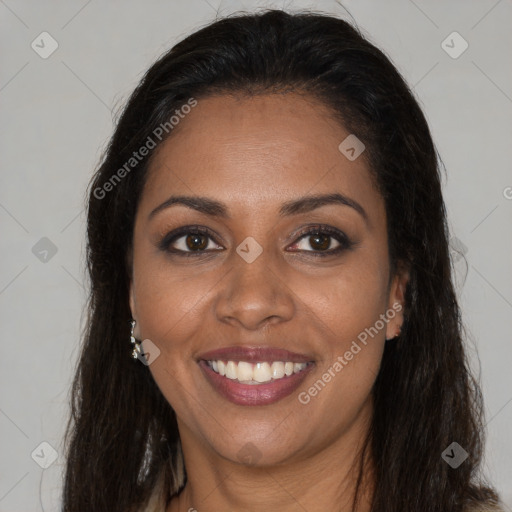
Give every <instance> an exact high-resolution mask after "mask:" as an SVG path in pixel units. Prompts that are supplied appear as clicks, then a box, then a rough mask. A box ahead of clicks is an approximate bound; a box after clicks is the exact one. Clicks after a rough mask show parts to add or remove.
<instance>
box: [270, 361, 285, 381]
mask: <svg viewBox="0 0 512 512" xmlns="http://www.w3.org/2000/svg"><path fill="white" fill-rule="evenodd" d="M270 373H271V374H272V378H273V379H280V378H281V377H284V363H281V361H274V362H273V363H272V366H271V367H270Z"/></svg>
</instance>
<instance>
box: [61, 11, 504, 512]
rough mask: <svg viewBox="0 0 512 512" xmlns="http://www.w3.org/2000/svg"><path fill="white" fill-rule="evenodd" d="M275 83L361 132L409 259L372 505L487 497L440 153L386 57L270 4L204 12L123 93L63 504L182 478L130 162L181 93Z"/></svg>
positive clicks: (391, 509)
mask: <svg viewBox="0 0 512 512" xmlns="http://www.w3.org/2000/svg"><path fill="white" fill-rule="evenodd" d="M284 90H295V91H299V92H303V93H305V94H309V95H312V96H314V97H315V98H317V99H318V100H320V101H321V102H323V103H324V104H325V105H327V106H328V107H329V108H330V109H331V111H332V113H333V114H334V115H335V116H337V117H338V118H339V120H340V122H341V123H342V124H343V125H344V126H345V127H346V128H347V129H348V130H349V131H350V132H351V133H355V134H356V135H357V136H358V137H359V138H360V139H362V140H364V141H365V144H366V146H367V153H368V158H369V160H368V161H369V165H370V169H371V171H372V173H373V175H374V178H375V181H376V184H377V185H378V188H379V191H380V193H381V194H382V196H383V198H384V201H385V205H386V212H387V219H388V226H387V229H388V240H389V247H390V257H391V262H392V265H393V268H396V266H397V265H398V264H399V263H400V262H405V263H406V264H407V265H408V266H409V269H410V279H409V283H408V287H407V291H406V296H405V308H404V311H405V321H404V325H403V327H402V332H401V335H400V336H399V337H398V338H396V339H395V340H393V341H388V342H386V348H385V352H384V355H383V360H382V365H381V369H380V373H379V375H378V378H377V380H376V382H375V386H374V390H373V395H374V414H373V420H372V425H371V429H370V432H369V436H368V441H367V448H368V450H369V452H370V453H371V456H372V459H373V461H374V464H375V472H376V473H375V477H376V481H375V491H374V496H373V501H372V511H373V512H397V511H405V510H407V511H411V512H412V511H414V512H436V511H437V512H448V511H449V512H461V511H463V510H464V509H465V508H466V506H468V505H469V504H478V503H482V504H484V503H494V502H495V500H496V495H495V493H494V492H493V490H492V489H490V488H488V487H485V486H483V485H482V483H481V480H480V478H481V477H480V476H479V473H478V470H479V464H480V459H481V454H482V398H481V393H480V390H479V387H478V385H477V382H476V381H475V380H474V379H473V377H472V376H471V374H470V372H469V369H468V363H467V360H466V355H465V350H464V346H463V340H462V333H463V329H462V325H461V317H460V312H459V307H458V304H457V299H456V295H455V292H454V287H453V284H452V269H451V264H450V257H449V250H448V228H447V223H446V212H445V206H444V202H443V198H442V194H441V185H440V170H439V159H438V156H437V153H436V150H435V148H434V145H433V142H432V137H431V135H430V132H429V128H428V126H427V123H426V120H425V118H424V115H423V113H422V111H421V109H420V108H419V106H418V103H417V102H416V100H415V99H414V97H413V94H412V93H411V91H410V90H409V88H408V87H407V85H406V83H405V82H404V80H403V79H402V77H401V76H400V74H399V73H398V72H397V70H396V69H395V67H394V66H393V65H392V64H391V62H390V60H389V59H388V58H387V57H386V56H385V55H384V54H383V53H382V52H381V51H380V50H378V49H377V48H376V47H375V46H373V45H372V44H370V43H369V42H368V41H367V40H366V39H365V38H364V37H363V36H362V35H361V34H360V33H359V32H358V31H357V29H355V28H354V27H353V26H351V25H350V24H348V23H347V22H345V21H343V20H340V19H337V18H334V17H330V16H327V15H320V14H315V13H301V14H289V13H286V12H283V11H279V10H270V11H266V12H262V13H259V14H250V15H241V16H233V17H229V18H224V19H221V20H218V21H215V22H214V23H212V24H210V25H208V26H206V27H205V28H203V29H201V30H199V31H197V32H195V33H194V34H192V35H190V36H189V37H187V38H186V39H184V40H183V41H182V42H180V43H179V44H177V45H176V46H175V47H174V48H172V49H171V50H170V51H168V52H167V53H166V54H165V55H163V56H162V57H161V58H160V59H159V60H158V61H157V62H156V63H155V64H154V65H153V66H152V67H151V68H150V69H149V70H148V72H147V73H146V75H145V76H144V78H143V79H142V81H141V83H140V84H139V86H138V87H137V88H136V90H135V91H134V93H133V94H132V96H131V98H130V99H129V101H128V103H127V105H126V107H125V109H124V112H123V114H122V116H121V117H120V119H119V122H118V124H117V127H116V129H115V132H114V134H113V136H112V139H111V141H110V144H109V146H108V149H107V151H106V153H105V155H104V158H103V161H102V163H101V165H100V167H99V169H98V170H97V172H96V173H95V175H94V177H93V180H92V182H91V184H90V189H89V200H88V224H87V235H88V246H87V263H88V271H89V275H90V283H91V288H90V297H89V303H88V322H87V326H86V328H85V332H84V334H83V343H82V347H81V357H80V360H79V364H78V368H77V372H76V377H75V380H74V384H73V388H72V413H71V417H70V420H69V423H68V429H67V436H66V439H67V442H68V458H67V470H66V474H65V484H64V504H63V510H64V511H66V512H83V511H84V510H90V511H94V512H101V511H104V512H116V511H118V512H127V511H131V510H137V508H138V507H141V506H143V505H144V504H145V503H146V502H147V500H148V497H149V496H150V494H151V491H152V489H153V488H154V487H155V485H156V482H157V480H158V479H159V478H161V479H162V480H161V482H163V488H164V492H166V499H167V502H169V501H170V499H171V498H172V495H173V494H175V493H176V492H178V491H179V489H180V487H182V486H183V485H184V484H185V482H186V473H185V474H183V475H182V476H180V474H179V471H180V469H183V467H182V461H181V460H180V442H179V432H178V429H177V424H176V417H175V413H174V411H173V410H172V408H171V406H170V405H169V404H168V403H167V401H166V400H165V398H164V397H163V395H162V393H161V392H160V390H159V389H158V387H157V385H156V384H155V382H154V380H153V378H152V376H151V373H150V371H149V369H148V368H147V367H146V366H144V365H142V364H140V363H139V362H138V361H136V360H132V359H131V357H130V351H131V345H130V342H129V339H130V323H129V322H130V319H131V314H130V308H129V303H128V289H129V276H130V272H131V269H130V254H131V244H132V236H133V226H134V219H135V214H136V211H137V204H138V201H139V199H140V197H141V193H142V190H143V187H144V180H145V175H146V169H147V167H148V166H147V163H148V158H145V159H143V160H142V161H140V162H138V163H137V165H135V166H133V168H127V167H126V162H128V161H129V159H130V158H131V157H132V154H133V152H134V151H137V150H138V149H139V148H140V147H141V146H142V145H143V144H144V143H145V141H147V140H148V137H150V136H151V135H152V134H153V133H154V130H155V129H156V128H157V127H158V126H160V125H161V124H162V123H165V122H167V121H168V119H169V117H170V116H171V115H172V113H173V112H174V111H175V110H176V109H179V108H180V106H181V105H183V104H184V103H186V102H187V101H188V100H189V99H190V98H192V97H193V98H195V99H197V100H198V101H200V99H201V98H202V97H203V98H204V97H205V96H206V95H209V94H212V93H221V94H230V93H237V94H247V95H253V94H261V93H272V92H279V91H284ZM168 136H172V131H169V135H168ZM153 139H154V136H153ZM163 140H165V138H164V137H162V138H161V140H157V141H156V143H157V144H160V143H161V142H162V141H163ZM123 166H124V167H123ZM122 168H124V169H125V171H126V172H124V173H122V172H119V170H120V169H122ZM118 178H119V179H118ZM107 184H110V185H109V186H108V185H107ZM452 442H457V443H458V444H459V445H460V446H461V447H462V448H464V450H465V451H466V452H467V453H468V454H469V456H468V458H467V460H465V461H464V463H463V464H461V465H460V467H458V468H457V469H453V468H452V467H450V466H449V465H448V464H447V463H446V462H445V461H444V460H443V459H442V457H441V454H442V452H443V451H444V450H445V449H446V448H447V447H448V446H449V445H450V444H451V443H452Z"/></svg>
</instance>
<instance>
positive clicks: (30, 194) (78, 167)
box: [0, 0, 512, 512]
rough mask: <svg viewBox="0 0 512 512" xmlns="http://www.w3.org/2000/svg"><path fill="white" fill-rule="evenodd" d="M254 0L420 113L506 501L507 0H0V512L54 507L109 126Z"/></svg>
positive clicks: (511, 485)
mask: <svg viewBox="0 0 512 512" xmlns="http://www.w3.org/2000/svg"><path fill="white" fill-rule="evenodd" d="M257 6H273V7H280V8H282V7H285V8H288V9H297V8H303V7H308V6H309V7H313V8H316V9H320V10H324V11H326V12H330V13H332V14H336V15H338V16H340V17H343V18H345V19H351V18H352V17H353V19H354V20H355V22H356V23H357V24H358V26H359V27H360V28H361V29H362V30H363V31H364V33H365V34H367V36H368V37H369V38H370V39H371V40H372V41H373V42H374V43H376V44H377V45H378V46H379V47H380V48H382V49H383V50H384V51H385V52H386V53H387V54H388V55H389V56H390V57H391V59H392V60H393V62H394V63H395V64H396V66H397V67H398V68H399V70H400V71H401V72H402V73H403V75H404V76H405V78H406V80H407V81H408V82H409V83H410V84H411V86H412V87H413V89H414V92H415V94H416V95H417V97H418V99H419V101H420V103H421V105H422V107H423V109H424V111H425V112H426V116H427V118H428V121H429V123H430V127H431V130H432V133H433V136H434V139H435V142H436V144H437V147H438V149H439V152H440V154H441V156H442V159H443V162H444V164H445V167H446V175H445V176H444V178H443V187H444V195H445V200H446V204H447V209H448V215H449V223H450V229H451V231H452V239H451V245H452V247H453V249H454V251H453V265H454V268H455V272H456V276H457V289H458V293H459V297H460V304H461V307H462V311H463V316H464V322H465V324H466V327H467V331H468V346H469V351H470V354H471V357H472V360H473V365H474V367H475V369H476V370H477V371H478V370H480V378H481V381H482V386H483V391H484V397H485V401H486V411H487V430H488V444H487V449H486V460H485V465H484V467H485V472H486V474H487V476H488V478H489V480H490V481H491V482H492V483H494V484H495V485H496V487H497V489H498V490H499V491H500V492H501V493H502V495H503V498H504V499H505V501H506V502H507V503H508V505H509V506H510V505H512V385H511V384H512V377H511V373H512V372H511V370H510V365H511V363H512V344H511V342H510V340H511V336H510V332H511V328H512V321H511V318H512V273H511V257H510V256H511V254H512V236H511V235H512V222H511V220H512V172H511V152H512V150H511V148H512V144H511V141H512V122H511V120H512V70H511V66H510V59H509V55H510V48H512V31H511V30H510V20H511V19H512V2H511V0H481V1H472V2H470V1H467V0H457V1H453V0H452V1H449V2H439V1H435V2H434V1H430V2H429V1H425V0H415V1H412V0H392V1H387V2H382V1H377V0H359V1H355V0H354V1H352V0H347V1H344V2H343V5H341V3H338V2H336V1H334V0H333V1H324V2H310V3H308V2H286V3H284V4H283V2H267V3H261V2H260V3H258V4H257V3H255V2H240V1H222V2H221V1H220V0H187V1H178V0H170V1H157V0H152V1H144V2H142V1H133V0H130V1H126V0H125V1H123V2H121V1H119V0H118V1H110V2H100V1H99V0H89V1H84V0H76V1H69V0H67V1H63V0H62V1H47V2H40V1H36V0H30V1H28V0H25V1H16V0H0V23H1V31H0V44H1V64H0V101H1V109H2V115H1V118H0V119H1V125H2V137H1V145H0V154H1V187H0V226H1V237H0V249H1V256H2V265H1V268H0V308H1V317H0V326H1V336H2V358H1V362H0V365H1V373H0V431H1V447H2V448H1V449H2V452H1V457H0V511H1V512H22V511H23V512H25V511H28V510H30V511H41V510H44V511H56V510H58V509H59V500H60V492H61V484H60V478H61V472H62V469H63V467H64V462H65V461H64V456H63V447H62V434H63V431H64V426H65V422H66V420H67V413H68V396H69V387H70V382H71V378H72V375H73V370H74V365H75V361H76V358H77V355H78V343H79V333H80V329H81V325H82V322H83V316H82V315H83V308H84V305H85V299H86V296H87V291H86V290H87V286H88V284H87V279H86V276H85V272H84V268H85V267H84V241H85V223H84V221H85V219H84V197H85V190H86V186H87V184H88V182H89V180H90V177H91V175H92V172H93V170H94V169H95V167H96V166H97V164H98V161H99V159H100V155H101V152H102V150H103V149H104V147H105V145H106V143H107V141H108V138H109V136H110V135H111V133H112V128H113V119H114V115H115V114H116V113H118V111H119V108H120V107H121V106H122V105H123V103H124V101H125V100H126V99H127V97H128V95H129V93H130V92H131V91H132V90H133V88H134V87H135V86H136V84H137V82H138V81H139V79H140V78H141V76H142V74H143V73H144V71H145V70H146V69H147V68H148V66H149V65H150V64H151V63H152V62H153V61H154V60H155V59H156V58H157V57H158V56H159V55H160V54H161V53H162V52H163V51H164V50H166V49H168V48H169V47H170V46H172V45H174V44H175V43H176V42H177V41H178V40H180V39H181V38H183V37H184V36H185V35H187V34H189V33H191V32H192V31H194V30H196V29H198V28H200V27H202V26H204V25H205V24H207V23H209V22H211V21H213V20H214V19H215V17H216V16H219V15H224V14H230V13H232V12H234V11H237V10H239V9H243V8H246V9H249V10H252V9H254V8H255V7H257ZM454 32H457V34H454ZM43 33H45V34H43ZM57 45H58V46H57ZM466 45H467V48H466ZM52 50H53V53H51V52H52ZM463 50H464V51H463ZM50 53H51V54H50ZM461 253H462V254H464V256H465V260H464V258H462V257H461ZM465 261H466V262H467V265H466V263H465ZM466 274H467V275H466ZM127 343H128V340H127ZM476 350H478V357H479V360H478V358H477V355H476V354H477V352H476ZM105 356H106V357H108V352H106V354H105ZM99 392H100V391H99ZM41 443H48V444H43V445H41ZM53 450H55V457H56V460H55V462H53V463H52V464H51V465H49V467H47V468H46V469H43V468H41V467H40V465H41V464H49V463H50V462H51V458H52V454H53V453H54V452H53Z"/></svg>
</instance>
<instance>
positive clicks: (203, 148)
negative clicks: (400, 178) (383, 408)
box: [130, 93, 405, 464]
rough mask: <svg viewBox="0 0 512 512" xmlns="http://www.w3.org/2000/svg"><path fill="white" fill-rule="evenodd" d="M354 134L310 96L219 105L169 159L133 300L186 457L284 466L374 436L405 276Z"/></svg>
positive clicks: (142, 223)
mask: <svg viewBox="0 0 512 512" xmlns="http://www.w3.org/2000/svg"><path fill="white" fill-rule="evenodd" d="M347 136H349V133H348V132H347V131H346V130H345V129H344V128H343V127H342V126H340V125H339V123H337V122H335V121H334V120H333V119H332V117H330V116H329V111H328V110H326V108H325V107H324V106H323V105H321V104H318V103H316V102H315V101H314V100H313V99H308V98H305V97H303V96H299V95H298V94H295V93H289V94H287V95H266V96H257V97H253V98H238V99H237V98H233V97H228V96H217V97H210V98H206V99H199V100H198V104H197V106H196V107H195V108H194V109H192V111H191V112H190V113H189V114H188V115H186V116H184V118H183V119H182V120H180V123H179V125H178V126H177V128H175V133H173V134H172V135H171V137H170V138H169V139H168V140H167V141H166V142H165V143H163V144H162V145H161V146H160V148H159V149H158V151H157V153H156V154H155V155H154V158H153V160H152V162H151V165H150V169H149V171H148V180H147V183H146V185H145V188H144V191H143V194H142V197H141V201H140V205H139V208H138V211H137V216H136V222H135V231H134V251H133V275H132V278H133V279H132V283H131V291H130V303H131V308H132V313H133V317H134V318H135V319H136V320H137V328H136V331H135V333H136V335H138V337H139V338H140V339H143V340H151V342H152V343H153V344H154V345H153V347H154V346H156V347H158V349H159V350H160V354H159V355H158V356H157V357H154V358H153V362H151V361H150V363H151V364H150V365H149V369H150V371H151V373H152V375H153V377H154V379H155V381H156V382H157V384H158V386H159V388H160V389H161V391H162V393H163V394H164V396H165V397H166V399H167V400H168V401H169V403H170V405H171V406H172V407H173V409H174V410H175V412H176V415H177V418H178V424H179V428H180V436H181V438H182V442H183V444H184V449H185V450H186V447H187V446H188V445H190V446H192V445H194V446H195V447H196V449H197V446H200V447H201V448H200V449H201V450H202V451H203V453H205V452H206V453H207V456H208V457H218V456H221V457H223V458H224V459H228V460H232V461H237V462H238V461H244V462H251V463H253V464H277V463H284V462H289V461H293V460H300V459H301V458H305V457H308V456H312V454H318V453H321V451H322V450H323V449H324V448H327V447H330V446H331V447H333V446H342V445H345V444H346V443H348V442H349V441H350V442H351V443H352V444H353V442H354V441H356V440H358V439H361V437H362V436H363V435H364V434H365V433H366V429H367V427H368V420H369V418H370V417H371V412H372V404H371V399H370V396H371V395H370V393H371V389H372V385H373V383H374V381H375V378H376V375H377V373H378V371H379V365H380V362H381V357H382V353H383V348H384V343H385V340H386V337H387V338H391V337H393V336H395V335H396V334H397V330H398V326H399V325H400V324H401V323H402V312H401V311H400V304H402V303H403V302H402V299H403V291H404V284H405V276H390V262H389V259H388V244H387V234H386V212H385V207H384V201H383V199H382V197H381V196H380V194H379V193H378V192H377V191H376V189H375V188H374V187H373V185H372V180H371V178H370V173H369V171H368V167H367V164H366V162H365V160H364V156H362V157H358V158H355V159H354V158H353V157H354V156H357V150H359V149H361V147H360V146H357V147H355V150H356V152H353V151H351V150H350V147H352V146H353V144H354V143H353V141H352V145H350V144H349V143H350V141H351V139H349V140H348V142H346V143H345V144H348V147H345V146H342V149H343V150H344V152H342V151H341V150H340V149H339V148H338V146H339V145H340V143H341V142H342V141H344V140H345V139H346V138H347ZM356 142H357V141H356ZM346 155H347V156H348V157H350V158H348V157H347V156H346ZM336 194H338V195H336ZM178 196H187V197H188V198H190V201H188V203H187V204H184V202H183V201H181V200H178V199H176V198H177V197H178ZM317 196H331V200H330V201H322V200H318V201H315V200H313V201H311V200H309V199H311V198H313V197H317ZM171 197H173V198H175V200H172V201H169V199H170V198H171ZM199 198H201V199H199ZM166 202H167V204H166ZM158 207H160V208H158ZM155 209H157V210H156V211H155ZM152 212H153V213H152ZM194 227H196V228H197V227H200V230H202V231H200V232H199V233H197V232H194V229H193V228H194ZM178 228H184V229H183V232H180V233H178V234H177V235H176V236H174V237H173V236H170V237H169V236H167V235H168V234H169V233H171V232H172V231H174V230H177V229H178ZM205 230H207V231H205ZM308 230H309V231H311V232H312V234H311V232H310V233H309V234H304V233H307V232H308ZM319 230H320V232H319ZM190 231H192V233H190ZM146 343H147V342H146ZM149 346H150V345H147V347H149ZM219 349H226V350H223V351H220V352H217V353H213V352H212V351H217V350H219ZM152 351H153V354H155V353H156V352H155V351H154V348H153V349H152ZM286 351H287V352H286ZM150 352H151V350H150ZM208 361H209V362H208ZM257 363H259V364H257ZM265 363H267V364H265ZM286 363H288V364H286ZM292 363H298V364H295V365H294V364H292ZM301 363H302V364H301ZM223 366H224V367H225V368H224V371H225V372H227V376H226V375H224V376H223V375H221V373H222V372H223V370H222V367H223ZM212 367H213V368H212ZM290 372H293V373H291V374H290V375H288V374H289V373H290ZM295 372H296V373H295ZM210 460H214V459H210Z"/></svg>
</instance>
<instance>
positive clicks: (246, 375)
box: [214, 361, 254, 381]
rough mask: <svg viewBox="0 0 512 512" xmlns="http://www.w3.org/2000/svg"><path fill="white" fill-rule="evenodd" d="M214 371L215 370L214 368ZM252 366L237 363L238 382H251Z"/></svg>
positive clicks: (242, 362)
mask: <svg viewBox="0 0 512 512" xmlns="http://www.w3.org/2000/svg"><path fill="white" fill-rule="evenodd" d="M214 370H215V368H214ZM253 375H254V374H253V370H252V364H251V363H246V362H245V361H240V362H239V363H238V380H240V381H245V380H246V381H251V380H252V377H253Z"/></svg>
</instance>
